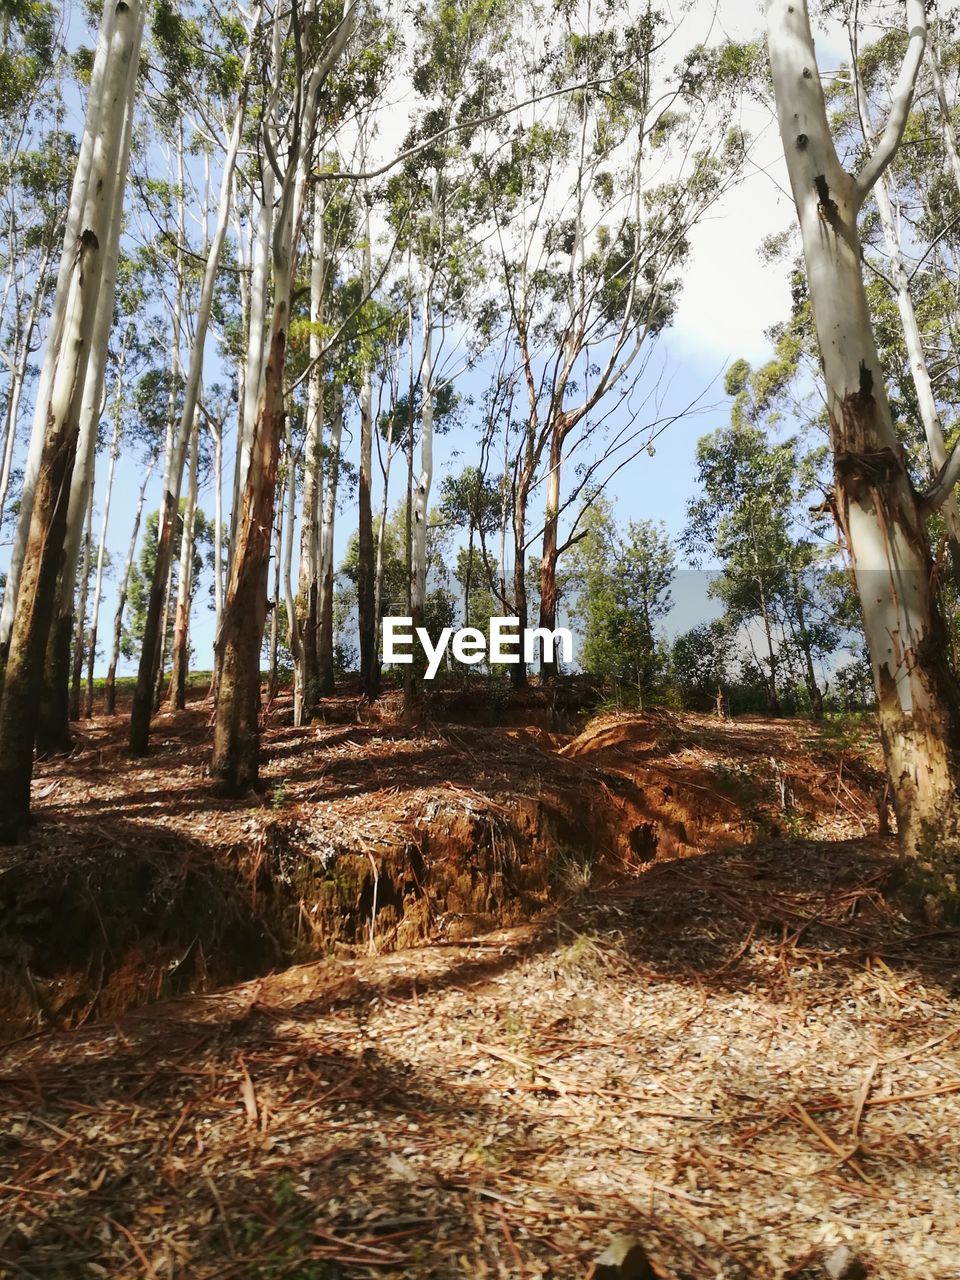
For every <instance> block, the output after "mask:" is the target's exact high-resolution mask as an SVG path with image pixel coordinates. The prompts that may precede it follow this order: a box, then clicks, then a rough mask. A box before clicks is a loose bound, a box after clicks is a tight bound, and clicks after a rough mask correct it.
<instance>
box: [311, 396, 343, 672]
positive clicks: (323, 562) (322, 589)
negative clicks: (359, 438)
mask: <svg viewBox="0 0 960 1280" xmlns="http://www.w3.org/2000/svg"><path fill="white" fill-rule="evenodd" d="M332 399H333V404H332V406H331V415H330V448H329V452H328V455H327V483H326V489H325V492H324V495H323V519H322V522H321V526H320V574H319V585H318V590H317V683H318V687H319V691H320V693H321V694H322V695H323V696H329V695H330V694H331V693H333V691H334V688H335V672H334V662H333V535H334V522H335V520H336V516H337V488H338V485H339V481H340V442H341V439H342V437H343V399H342V393H341V391H340V388H339V387H335V388H334V389H333V392H332Z"/></svg>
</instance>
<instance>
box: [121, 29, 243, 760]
mask: <svg viewBox="0 0 960 1280" xmlns="http://www.w3.org/2000/svg"><path fill="white" fill-rule="evenodd" d="M261 10H262V5H259V6H258V7H257V17H256V19H255V21H254V25H253V27H252V29H251V35H250V41H249V44H248V46H247V54H246V58H245V61H244V64H243V70H242V72H241V77H242V78H241V90H240V102H239V104H238V107H237V111H236V114H235V116H234V120H233V129H232V131H231V134H230V141H229V143H228V145H227V153H226V156H225V157H224V162H223V173H222V175H221V178H220V193H219V198H218V203H217V221H216V225H215V227H214V231H213V237H212V239H211V241H210V251H209V253H208V254H207V261H206V265H205V267H204V272H203V282H202V284H201V286H200V301H199V303H198V306H197V317H196V323H195V326H194V335H193V346H192V348H191V351H190V364H189V368H188V370H187V379H186V383H185V385H184V389H183V406H182V408H181V412H180V425H179V430H178V431H177V433H176V437H175V441H174V445H173V451H172V456H171V458H170V462H169V465H168V467H167V473H166V475H165V476H164V486H163V503H162V507H161V512H160V525H159V529H158V533H157V559H156V563H155V565H154V572H153V577H152V579H151V582H150V595H149V599H148V601H147V616H146V620H145V623H144V631H143V645H142V648H141V650H140V665H139V669H138V671H137V684H136V688H135V689H134V694H133V707H132V710H131V714H130V749H131V751H133V752H134V754H135V755H143V754H144V753H145V752H146V750H147V747H148V745H149V741H150V717H151V712H152V710H153V704H154V690H155V686H156V683H157V680H158V678H159V679H160V680H161V682H162V662H161V652H162V646H163V635H164V627H163V624H162V622H161V613H162V612H163V610H164V603H163V600H164V587H165V584H166V583H167V582H168V579H169V573H170V563H171V559H172V555H173V537H174V526H175V524H176V519H177V513H178V511H179V507H180V485H181V482H182V478H183V467H184V461H185V458H186V449H187V441H188V438H189V435H190V432H191V430H192V429H193V421H194V417H195V415H196V412H197V403H198V401H199V397H200V383H201V380H202V377H203V358H204V350H205V347H206V339H207V331H208V329H209V327H210V315H211V312H212V310H213V298H214V289H215V286H216V282H217V273H218V271H219V267H220V257H221V254H222V252H223V245H224V242H225V240H226V237H227V229H228V227H229V223H230V209H231V204H232V199H233V185H234V184H233V177H234V171H235V169H236V164H237V155H238V154H239V150H240V141H241V138H242V135H243V124H244V119H245V116H246V95H247V88H248V81H249V79H250V67H251V62H252V58H253V51H254V37H255V34H256V32H257V28H258V22H259V13H260V11H261ZM181 162H182V157H181ZM181 186H182V183H181ZM183 234H184V233H183V230H182V229H181V233H180V238H181V243H183ZM178 259H179V255H178ZM177 275H178V281H177V291H178V293H179V291H180V281H181V280H182V278H183V273H182V261H180V260H178V270H177ZM175 343H176V345H177V346H178V345H179V335H177V336H176V338H175ZM177 358H178V359H179V354H178V356H177Z"/></svg>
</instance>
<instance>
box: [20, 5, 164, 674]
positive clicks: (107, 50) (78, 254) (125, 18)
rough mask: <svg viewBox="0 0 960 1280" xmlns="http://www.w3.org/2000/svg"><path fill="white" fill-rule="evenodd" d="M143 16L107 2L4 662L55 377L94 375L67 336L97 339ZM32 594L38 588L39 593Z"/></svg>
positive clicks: (24, 504) (50, 340)
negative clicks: (105, 243) (107, 240)
mask: <svg viewBox="0 0 960 1280" xmlns="http://www.w3.org/2000/svg"><path fill="white" fill-rule="evenodd" d="M142 18H143V9H142V6H141V5H140V4H139V3H138V4H135V5H133V6H132V7H130V6H126V5H122V6H120V8H119V9H115V8H114V6H113V5H106V6H105V7H104V11H103V16H102V20H101V24H100V31H99V36H98V42H97V51H96V55H95V57H94V61H93V67H92V71H91V75H90V83H89V90H88V95H87V111H86V118H85V123H84V130H83V135H82V137H81V141H80V147H79V152H78V154H77V157H76V163H75V165H74V168H73V181H72V186H71V192H70V198H69V202H68V205H67V210H66V216H65V220H64V234H63V249H62V252H61V256H60V265H59V270H58V273H57V281H56V288H55V291H54V297H53V302H52V306H51V314H50V316H49V320H48V324H47V335H46V337H47V340H46V344H45V348H44V358H43V363H42V365H41V368H40V374H39V378H38V382H37V387H36V393H35V397H34V400H35V403H34V413H33V425H32V429H31V433H30V443H29V448H28V451H27V456H26V460H25V462H24V472H23V482H22V489H21V498H20V510H19V515H18V520H17V529H16V534H15V537H14V542H13V547H12V549H11V555H10V568H9V572H8V574H7V581H6V589H5V592H4V597H3V608H2V611H0V658H5V656H6V654H7V652H8V650H9V647H10V644H11V637H12V631H13V627H14V621H15V615H16V610H17V606H18V599H19V589H20V580H21V575H22V573H23V569H24V562H25V560H26V558H27V555H28V542H29V541H30V538H31V522H32V519H33V509H34V499H35V494H36V490H37V484H38V479H39V473H40V469H41V463H42V458H43V453H44V448H45V445H46V443H47V442H48V440H49V439H50V436H51V427H52V425H53V423H52V422H51V421H49V420H48V419H49V416H50V415H49V410H50V408H51V404H52V403H55V404H56V406H57V409H58V412H57V413H56V414H55V418H57V419H59V418H60V417H61V416H62V414H61V412H59V410H66V411H67V412H68V414H69V405H64V404H63V402H62V394H61V397H60V398H58V399H57V400H56V401H52V400H51V397H52V392H53V389H54V382H55V376H56V375H57V373H58V372H59V371H60V370H61V369H63V370H64V371H65V373H66V370H67V366H68V365H75V372H76V373H77V374H80V375H83V374H85V372H86V363H87V360H88V356H89V349H88V343H87V342H82V343H81V344H80V345H79V346H78V347H71V349H70V350H69V353H65V352H64V345H65V344H64V339H65V338H66V337H67V336H68V335H69V337H70V338H71V339H75V337H76V336H78V335H83V337H85V338H89V335H90V330H91V329H92V325H93V319H94V314H95V310H96V306H97V302H98V292H99V280H100V275H101V273H102V257H101V245H100V240H99V236H98V234H97V230H94V228H93V227H92V226H91V227H90V228H89V229H90V230H91V231H93V234H94V239H95V240H96V247H94V244H93V241H91V240H90V238H89V237H86V238H84V232H85V230H87V229H88V228H87V227H86V225H85V224H86V223H87V222H89V221H96V223H97V229H98V230H99V233H100V234H101V235H105V233H106V231H107V229H108V223H109V221H110V219H111V218H112V215H113V213H114V205H113V200H112V195H113V191H114V185H115V178H116V177H117V173H116V169H117V162H118V160H119V157H120V154H121V149H122V137H121V135H122V133H123V131H124V129H125V127H126V121H127V117H128V112H129V109H130V108H131V104H132V98H133V93H134V88H135V70H136V67H137V55H138V52H139V47H140V40H141V37H142V26H143V24H142ZM124 178H125V175H123V177H122V178H121V181H120V183H119V185H120V186H121V187H122V186H123V181H124ZM95 215H96V216H95ZM81 283H82V284H83V285H84V288H83V289H82V291H81V290H79V288H78V286H79V285H80V284H81ZM78 295H79V298H82V301H83V303H84V309H83V311H82V313H78V312H77V309H76V307H74V309H73V311H72V312H68V304H69V303H73V302H76V301H77V300H79V299H78ZM72 372H73V371H71V373H72ZM83 381H84V378H83V376H80V377H79V378H74V377H73V376H71V377H70V381H69V382H67V381H63V382H62V383H61V393H62V390H63V388H64V387H66V386H69V385H72V386H73V390H74V395H75V398H76V400H77V402H78V404H79V401H80V398H81V397H82V394H83ZM77 412H78V410H77ZM68 434H69V433H68ZM74 447H75V446H74ZM72 452H73V447H72V448H71V450H70V455H69V456H65V457H64V462H65V464H66V470H67V472H68V473H69V471H70V470H71V469H72ZM47 546H48V550H49V551H51V553H52V551H53V546H52V545H50V544H49V543H48V544H47ZM32 593H33V587H32V586H31V592H30V594H31V596H32ZM41 629H42V631H43V632H44V642H45V640H46V630H47V626H46V624H45V623H41Z"/></svg>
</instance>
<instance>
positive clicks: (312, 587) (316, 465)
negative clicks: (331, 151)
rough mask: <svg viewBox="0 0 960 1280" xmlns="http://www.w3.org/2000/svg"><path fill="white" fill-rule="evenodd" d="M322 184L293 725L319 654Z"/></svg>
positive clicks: (300, 718) (303, 711)
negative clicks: (298, 652)
mask: <svg viewBox="0 0 960 1280" xmlns="http://www.w3.org/2000/svg"><path fill="white" fill-rule="evenodd" d="M325 192H326V183H323V182H318V183H317V184H316V187H315V190H314V198H313V253H312V255H311V259H310V319H311V321H312V323H313V326H314V327H313V328H312V329H311V330H310V360H311V370H310V375H309V379H308V382H307V434H306V442H305V444H304V456H303V520H302V523H301V527H300V574H299V581H298V592H297V601H296V624H297V632H298V636H299V641H300V657H299V659H298V660H297V662H298V670H297V671H296V673H295V689H296V697H295V699H294V708H293V714H294V723H295V724H304V723H307V722H308V721H309V720H310V719H311V718H312V717H313V715H314V713H315V711H316V708H317V696H318V694H319V671H318V652H317V626H318V615H317V608H318V593H319V575H320V517H321V511H322V509H323V361H322V359H321V357H322V354H323V341H322V338H321V336H320V332H319V326H320V325H321V324H322V323H323V317H324V314H325V292H326V267H325V251H324V239H325V237H324V216H325V209H326V195H325Z"/></svg>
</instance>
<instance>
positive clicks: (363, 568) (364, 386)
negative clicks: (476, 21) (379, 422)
mask: <svg viewBox="0 0 960 1280" xmlns="http://www.w3.org/2000/svg"><path fill="white" fill-rule="evenodd" d="M370 262H371V249H370V206H369V203H367V204H366V205H365V209H364V248H363V271H362V273H361V276H362V281H363V295H364V297H368V296H369V294H370V277H371V270H370ZM372 480H373V364H372V359H371V355H370V351H369V343H368V345H367V350H366V353H365V357H364V363H363V374H362V381H361V386H360V483H359V487H358V490H357V492H358V501H359V513H358V515H359V520H358V527H357V538H358V546H357V613H358V620H359V633H360V684H361V687H362V689H363V692H364V693H365V694H366V695H367V697H368V698H370V699H373V698H375V697H376V696H377V694H378V693H379V691H380V663H379V661H378V653H377V651H378V645H377V617H376V595H377V588H376V578H377V570H376V559H375V550H374V542H373V494H372V487H371V486H372Z"/></svg>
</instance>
